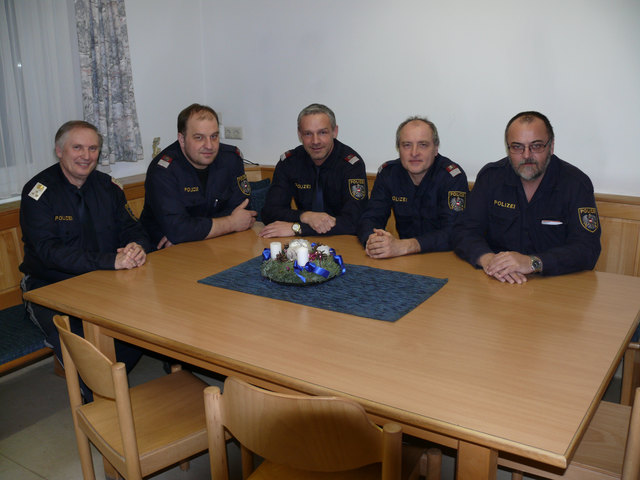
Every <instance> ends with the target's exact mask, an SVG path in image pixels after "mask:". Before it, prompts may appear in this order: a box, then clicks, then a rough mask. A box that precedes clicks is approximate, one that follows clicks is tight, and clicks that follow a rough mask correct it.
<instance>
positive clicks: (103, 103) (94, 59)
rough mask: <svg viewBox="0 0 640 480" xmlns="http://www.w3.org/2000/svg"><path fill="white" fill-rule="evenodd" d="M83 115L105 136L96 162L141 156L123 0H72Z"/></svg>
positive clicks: (136, 159)
mask: <svg viewBox="0 0 640 480" xmlns="http://www.w3.org/2000/svg"><path fill="white" fill-rule="evenodd" d="M75 7H76V24H77V30H78V50H79V53H80V72H81V79H82V103H83V109H84V119H85V120H86V121H88V122H91V123H93V124H94V125H95V126H96V127H98V130H99V131H100V133H101V134H102V135H103V137H104V144H103V147H102V155H101V157H100V158H101V160H100V163H101V165H109V164H113V163H115V162H117V161H126V162H136V161H138V160H141V159H142V158H143V152H142V141H141V137H140V127H139V126H138V114H137V112H136V102H135V98H134V95H133V76H132V74H131V57H130V56H129V38H128V36H127V21H126V14H125V9H124V0H75Z"/></svg>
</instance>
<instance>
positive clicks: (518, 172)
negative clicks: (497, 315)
mask: <svg viewBox="0 0 640 480" xmlns="http://www.w3.org/2000/svg"><path fill="white" fill-rule="evenodd" d="M505 144H506V148H507V154H508V156H507V157H506V158H503V159H502V160H499V161H497V162H494V163H489V164H488V165H485V167H484V168H482V170H480V172H479V173H478V176H477V178H476V182H475V185H474V187H473V190H472V192H471V193H470V195H469V202H468V205H467V208H466V210H465V212H464V214H463V216H462V218H461V221H460V223H459V224H458V225H456V228H455V230H454V234H453V243H454V249H455V252H456V253H457V254H458V255H459V256H460V257H461V258H463V259H465V260H467V261H468V262H469V263H471V264H472V265H474V266H477V267H481V268H482V269H483V270H484V271H485V273H486V274H487V275H489V276H492V277H495V278H496V279H498V280H500V281H501V282H508V283H518V284H520V283H523V282H526V281H527V275H529V274H532V273H541V274H544V275H560V274H564V273H570V272H575V271H579V270H590V269H592V268H593V267H594V266H595V264H596V261H597V260H598V256H599V255H600V227H599V219H598V211H597V209H596V202H595V198H594V195H593V185H592V184H591V180H589V177H587V176H586V175H585V174H584V173H583V172H581V171H580V170H579V169H577V168H576V167H574V166H573V165H570V164H569V163H567V162H565V161H563V160H560V159H559V158H558V157H556V156H555V155H554V154H553V147H554V136H553V127H552V126H551V123H550V122H549V119H548V118H547V117H546V116H544V115H543V114H541V113H539V112H532V111H530V112H521V113H518V114H517V115H515V116H514V117H513V118H512V119H511V120H509V123H508V124H507V127H506V129H505Z"/></svg>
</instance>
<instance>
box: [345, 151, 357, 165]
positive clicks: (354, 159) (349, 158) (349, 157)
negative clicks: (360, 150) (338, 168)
mask: <svg viewBox="0 0 640 480" xmlns="http://www.w3.org/2000/svg"><path fill="white" fill-rule="evenodd" d="M344 160H345V161H346V162H349V163H350V164H351V165H355V164H356V163H358V162H359V161H360V157H358V156H357V155H354V154H353V153H352V154H350V155H347V156H346V157H344Z"/></svg>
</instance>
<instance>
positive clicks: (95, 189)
mask: <svg viewBox="0 0 640 480" xmlns="http://www.w3.org/2000/svg"><path fill="white" fill-rule="evenodd" d="M78 190H80V191H81V193H82V194H83V196H84V199H85V202H86V207H85V208H87V209H88V210H89V212H90V214H91V219H92V222H93V227H94V231H95V232H94V234H92V235H87V233H86V232H85V231H83V227H82V224H81V222H80V217H79V210H78V209H79V205H80V199H79V197H78ZM20 226H21V227H22V240H23V242H24V261H23V262H22V264H21V265H20V271H21V272H23V273H25V274H27V275H31V276H32V277H34V278H35V279H38V280H40V282H42V283H54V282H57V281H59V280H64V279H67V278H70V277H73V276H75V275H80V274H82V273H86V272H91V271H93V270H113V269H114V268H115V259H116V250H117V249H118V248H121V247H124V246H126V245H127V244H129V243H131V242H136V243H138V244H139V245H140V246H141V247H142V248H144V250H145V251H147V252H148V251H149V249H150V244H149V240H148V238H147V236H146V234H145V232H144V229H143V228H142V226H141V225H140V224H139V223H138V222H137V221H136V219H135V217H134V216H133V213H132V212H131V210H130V209H129V207H128V205H127V201H126V199H125V196H124V192H123V191H122V187H121V186H119V185H118V184H117V183H115V181H114V180H113V179H112V178H111V177H110V176H109V175H106V174H104V173H102V172H98V171H97V170H94V171H93V172H91V174H90V175H89V176H88V177H87V179H86V181H85V183H84V184H83V185H82V187H81V188H80V189H78V188H77V187H76V186H75V185H72V184H71V183H69V181H68V180H67V178H66V177H65V176H64V174H63V173H62V169H61V168H60V164H59V163H57V164H55V165H52V166H51V167H49V168H47V169H45V170H43V171H42V172H40V173H39V174H37V175H36V176H35V177H33V178H32V179H31V180H29V181H28V182H27V184H26V185H25V186H24V188H23V190H22V199H21V202H20ZM87 237H89V238H87Z"/></svg>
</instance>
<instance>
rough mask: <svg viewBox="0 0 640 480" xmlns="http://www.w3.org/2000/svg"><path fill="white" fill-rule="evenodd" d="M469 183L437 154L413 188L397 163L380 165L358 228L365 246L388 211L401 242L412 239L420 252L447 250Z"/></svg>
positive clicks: (461, 171) (383, 220)
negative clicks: (417, 244)
mask: <svg viewBox="0 0 640 480" xmlns="http://www.w3.org/2000/svg"><path fill="white" fill-rule="evenodd" d="M468 190H469V183H468V182H467V176H466V175H465V173H464V171H463V170H462V169H461V168H460V167H459V166H458V165H457V164H455V163H453V162H452V161H451V160H449V159H448V158H446V157H443V156H442V155H440V154H438V155H437V156H436V157H435V159H434V161H433V165H431V167H430V168H429V170H427V172H426V173H425V175H424V177H423V178H422V181H421V182H420V184H419V185H414V184H413V181H412V180H411V177H410V176H409V172H407V170H406V169H405V168H404V167H403V166H402V163H401V161H400V159H397V160H392V161H390V162H386V163H384V164H383V165H382V166H381V167H380V170H379V172H378V175H377V176H376V181H375V183H374V184H373V190H371V198H370V199H369V205H368V206H367V209H366V210H365V212H364V213H363V214H362V217H361V219H360V224H359V226H358V238H359V240H360V242H361V243H362V244H363V245H366V243H367V239H368V238H369V235H371V234H372V233H373V229H374V228H379V229H384V228H385V226H386V225H387V221H388V220H389V216H390V214H391V210H392V209H393V214H394V216H395V219H396V230H397V231H398V236H399V237H400V238H401V239H405V238H415V239H416V240H418V243H419V244H420V251H421V252H438V251H444V250H451V231H452V229H453V225H454V224H455V221H456V218H457V217H458V216H459V215H460V213H461V212H462V211H464V208H465V203H466V199H467V192H468Z"/></svg>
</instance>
